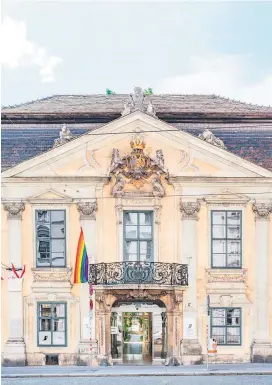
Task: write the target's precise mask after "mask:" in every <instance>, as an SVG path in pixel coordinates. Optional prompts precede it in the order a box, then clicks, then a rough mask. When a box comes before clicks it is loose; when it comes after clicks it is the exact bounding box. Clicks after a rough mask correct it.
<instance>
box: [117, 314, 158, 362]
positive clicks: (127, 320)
mask: <svg viewBox="0 0 272 385" xmlns="http://www.w3.org/2000/svg"><path fill="white" fill-rule="evenodd" d="M132 361H140V362H146V361H149V362H151V361H152V313H140V312H139V313H123V362H132Z"/></svg>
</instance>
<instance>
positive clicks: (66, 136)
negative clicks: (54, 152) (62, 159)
mask: <svg viewBox="0 0 272 385" xmlns="http://www.w3.org/2000/svg"><path fill="white" fill-rule="evenodd" d="M74 138H75V137H74V135H72V134H71V131H70V130H69V128H68V127H67V126H66V124H63V125H62V127H61V130H60V132H59V138H58V139H55V140H54V145H53V147H58V146H61V145H63V144H65V143H68V142H70V140H72V139H74Z"/></svg>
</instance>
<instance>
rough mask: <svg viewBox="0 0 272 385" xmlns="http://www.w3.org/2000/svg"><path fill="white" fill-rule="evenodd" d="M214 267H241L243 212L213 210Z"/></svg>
mask: <svg viewBox="0 0 272 385" xmlns="http://www.w3.org/2000/svg"><path fill="white" fill-rule="evenodd" d="M211 214H212V229H211V233H212V234H211V235H212V236H211V239H212V267H213V268H217V269H219V268H229V269H231V268H241V266H242V212H241V211H212V213H211Z"/></svg>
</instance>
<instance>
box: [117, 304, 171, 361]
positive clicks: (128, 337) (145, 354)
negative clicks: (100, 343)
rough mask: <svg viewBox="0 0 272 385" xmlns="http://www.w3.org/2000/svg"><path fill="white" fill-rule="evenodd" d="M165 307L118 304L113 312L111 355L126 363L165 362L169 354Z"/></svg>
mask: <svg viewBox="0 0 272 385" xmlns="http://www.w3.org/2000/svg"><path fill="white" fill-rule="evenodd" d="M165 321H166V317H165V308H164V307H161V308H160V307H159V306H158V305H156V304H150V303H139V302H138V303H119V304H117V306H115V307H113V308H112V313H111V356H112V358H113V360H114V361H115V362H116V363H117V362H120V363H121V362H123V363H135V364H140V363H142V364H147V363H152V362H154V361H157V362H162V361H163V360H164V359H165V357H166V350H167V338H166V336H167V333H166V322H165Z"/></svg>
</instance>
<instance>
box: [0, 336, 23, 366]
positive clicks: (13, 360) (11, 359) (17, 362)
mask: <svg viewBox="0 0 272 385" xmlns="http://www.w3.org/2000/svg"><path fill="white" fill-rule="evenodd" d="M25 365H26V346H25V342H24V340H23V338H21V339H16V340H8V341H7V342H6V344H5V346H4V352H3V366H25Z"/></svg>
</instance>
